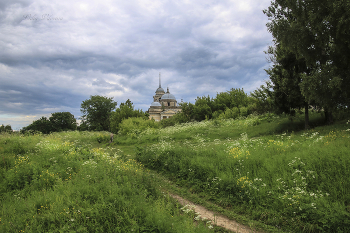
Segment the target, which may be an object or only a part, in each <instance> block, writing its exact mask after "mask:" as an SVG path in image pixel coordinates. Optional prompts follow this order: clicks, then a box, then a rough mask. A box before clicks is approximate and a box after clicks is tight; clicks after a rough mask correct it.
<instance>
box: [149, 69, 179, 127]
mask: <svg viewBox="0 0 350 233" xmlns="http://www.w3.org/2000/svg"><path fill="white" fill-rule="evenodd" d="M180 111H181V106H178V105H177V101H176V98H175V96H174V95H173V94H170V92H169V88H167V92H166V93H165V92H164V89H163V88H162V86H161V82H160V74H159V87H158V89H157V90H156V95H154V96H153V103H152V104H151V106H150V108H149V109H148V113H149V119H152V118H153V119H154V120H155V121H161V120H163V119H166V118H170V117H172V116H173V115H175V114H176V113H178V112H180Z"/></svg>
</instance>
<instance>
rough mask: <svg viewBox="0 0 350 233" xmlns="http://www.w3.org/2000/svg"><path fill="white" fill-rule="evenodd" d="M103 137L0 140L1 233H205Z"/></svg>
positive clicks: (72, 134)
mask: <svg viewBox="0 0 350 233" xmlns="http://www.w3.org/2000/svg"><path fill="white" fill-rule="evenodd" d="M108 141H109V133H107V132H77V131H75V132H60V133H52V134H50V135H41V134H37V135H27V136H24V135H20V134H6V133H5V134H1V135H0V167H1V169H0V232H33V233H34V232H35V233H38V232H209V231H210V228H213V226H212V225H211V224H210V222H201V221H200V222H199V223H198V222H197V223H196V224H195V223H194V222H193V217H192V215H193V213H188V214H186V213H185V212H184V211H183V210H181V209H180V206H179V205H178V204H177V203H176V202H174V201H173V200H172V199H170V198H169V197H168V196H166V195H164V194H163V193H162V192H161V191H160V190H159V188H158V186H157V185H156V183H155V182H154V175H152V174H151V173H150V172H149V170H147V169H145V168H144V167H143V165H142V164H140V163H139V162H137V161H135V160H134V159H132V158H128V156H126V155H124V153H123V152H122V151H121V150H120V149H116V148H115V147H113V146H109V143H108Z"/></svg>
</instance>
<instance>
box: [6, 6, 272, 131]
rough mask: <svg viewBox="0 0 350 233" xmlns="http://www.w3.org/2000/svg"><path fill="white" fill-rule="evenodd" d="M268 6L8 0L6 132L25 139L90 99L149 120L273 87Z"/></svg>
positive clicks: (77, 115) (76, 111) (74, 113)
mask: <svg viewBox="0 0 350 233" xmlns="http://www.w3.org/2000/svg"><path fill="white" fill-rule="evenodd" d="M269 5H270V0H176V1H175V0H128V1H126V0H113V1H112V0H110V1H109V0H100V1H93V0H84V1H79V0H78V1H68V0H60V1H46V0H35V1H34V0H2V1H1V2H0V125H1V124H4V125H8V124H9V125H11V127H12V129H14V130H19V129H21V128H22V127H25V126H28V125H29V124H31V123H32V122H33V121H34V120H37V119H39V118H41V117H42V116H45V117H50V115H51V113H54V112H70V113H72V114H73V115H74V116H75V117H76V118H77V119H79V117H80V116H81V112H80V106H81V103H82V102H83V101H84V100H87V99H89V98H90V96H93V95H101V96H105V97H113V100H114V101H116V102H117V103H118V106H119V104H120V103H122V102H125V101H126V100H127V99H130V100H131V102H133V104H134V106H135V109H142V110H143V111H147V110H148V108H149V106H150V105H151V103H152V102H153V95H155V91H156V89H157V88H158V87H159V73H161V85H162V87H163V89H165V90H166V87H169V91H170V93H171V94H173V95H174V96H175V97H176V99H177V101H178V102H181V100H183V101H185V102H191V103H195V99H196V98H197V97H198V96H208V95H209V96H210V97H215V96H216V94H217V93H220V92H225V91H229V90H230V89H231V88H243V89H244V91H245V92H246V93H248V94H249V93H250V92H251V91H254V90H255V89H257V88H258V87H259V86H260V85H262V84H264V82H265V81H266V80H268V76H267V74H266V72H265V69H267V68H268V67H269V66H270V64H269V63H268V62H267V59H266V54H265V53H264V51H266V50H267V48H268V46H270V45H272V36H271V34H270V33H269V32H268V31H267V28H266V23H267V22H268V18H267V16H266V15H264V14H263V12H262V11H263V10H264V9H266V8H267V7H268V6H269Z"/></svg>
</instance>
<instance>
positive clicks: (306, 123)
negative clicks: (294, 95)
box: [305, 103, 310, 129]
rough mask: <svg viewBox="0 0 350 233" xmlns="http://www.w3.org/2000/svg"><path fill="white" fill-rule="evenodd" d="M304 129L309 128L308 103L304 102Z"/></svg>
mask: <svg viewBox="0 0 350 233" xmlns="http://www.w3.org/2000/svg"><path fill="white" fill-rule="evenodd" d="M305 129H310V126H309V104H308V103H305Z"/></svg>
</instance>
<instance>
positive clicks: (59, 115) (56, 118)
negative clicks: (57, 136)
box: [49, 112, 77, 132]
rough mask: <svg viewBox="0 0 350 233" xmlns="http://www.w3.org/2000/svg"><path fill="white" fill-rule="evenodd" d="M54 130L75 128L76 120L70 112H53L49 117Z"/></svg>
mask: <svg viewBox="0 0 350 233" xmlns="http://www.w3.org/2000/svg"><path fill="white" fill-rule="evenodd" d="M49 120H50V122H51V123H52V128H53V130H54V131H55V132H60V131H67V130H76V129H77V121H76V119H75V118H74V115H73V114H71V113H70V112H55V113H52V114H51V117H50V118H49Z"/></svg>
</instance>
